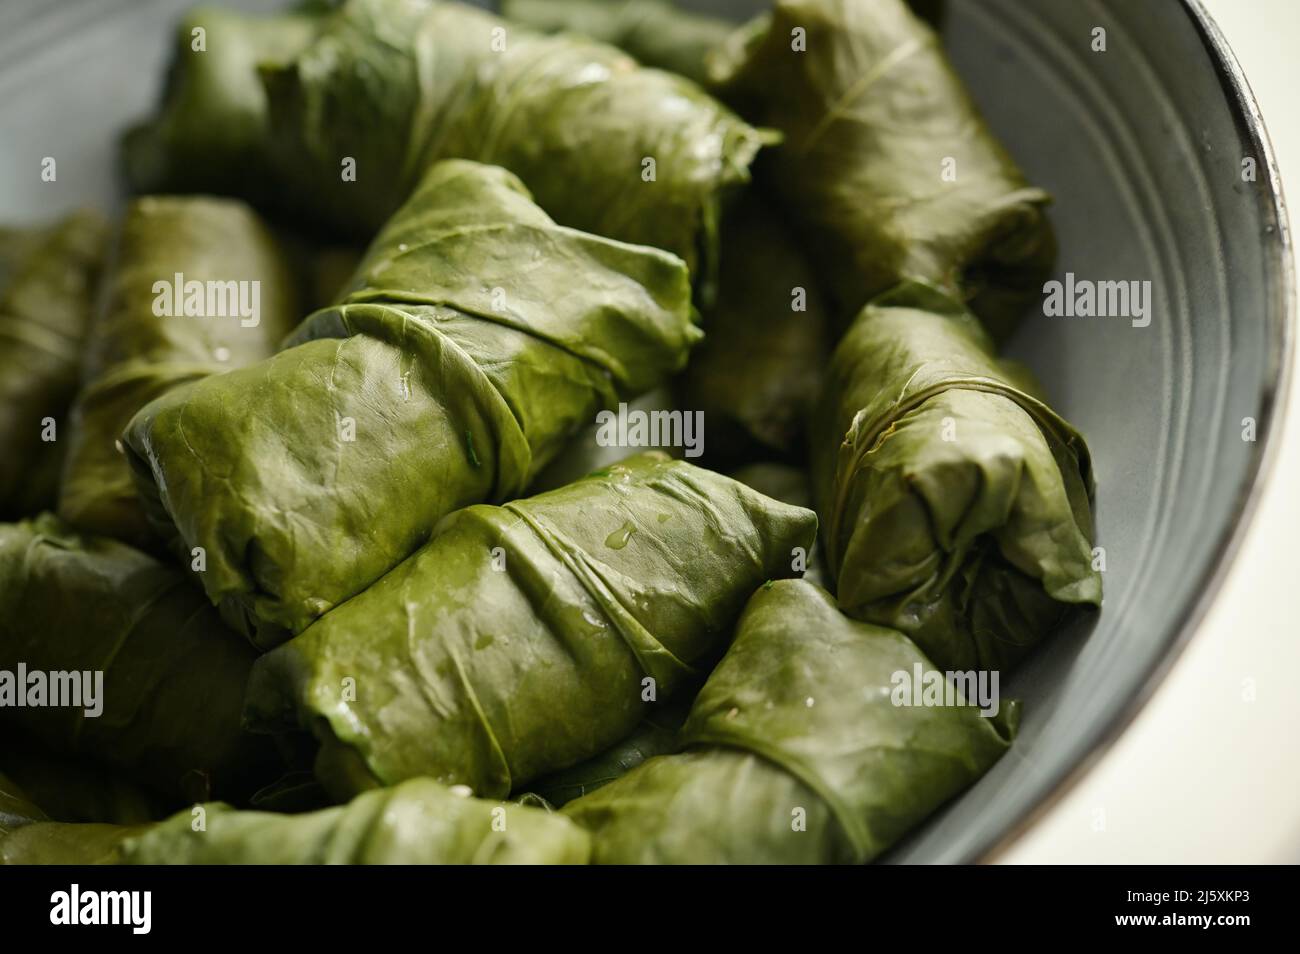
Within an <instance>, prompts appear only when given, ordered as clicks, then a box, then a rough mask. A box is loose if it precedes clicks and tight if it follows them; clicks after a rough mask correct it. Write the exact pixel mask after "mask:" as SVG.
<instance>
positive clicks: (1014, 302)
mask: <svg viewBox="0 0 1300 954" xmlns="http://www.w3.org/2000/svg"><path fill="white" fill-rule="evenodd" d="M795 31H802V32H801V33H798V34H797V35H796V34H795ZM711 70H712V76H713V78H714V80H715V81H716V82H717V83H718V84H719V87H720V90H721V95H723V96H724V98H726V99H727V100H728V101H729V102H734V103H736V105H737V106H738V108H739V109H740V110H741V112H742V114H744V115H745V116H747V117H748V118H749V119H751V121H754V122H758V123H761V124H763V125H765V126H772V127H775V128H776V129H777V130H779V131H780V132H781V133H782V134H783V136H784V140H783V142H782V144H781V146H780V147H779V148H778V149H775V150H773V151H772V153H771V154H770V157H769V159H770V167H769V168H768V169H767V175H766V176H765V177H764V179H765V181H766V182H768V183H769V184H770V186H771V187H772V188H773V189H774V190H775V191H776V192H777V194H778V195H780V196H781V198H782V199H783V201H784V204H785V207H786V210H787V211H788V212H789V214H790V215H791V217H792V218H793V219H794V220H795V221H796V222H797V223H799V224H801V225H802V227H803V231H804V234H805V236H806V238H807V240H808V243H809V246H810V247H811V249H812V251H813V254H814V261H816V262H818V263H820V265H821V267H822V268H823V269H824V272H823V277H824V279H825V281H826V283H827V288H828V290H829V291H830V292H831V293H832V294H833V295H834V296H835V298H836V301H837V303H838V306H839V308H840V310H841V312H842V314H843V315H844V316H845V317H847V316H851V315H853V314H855V313H856V312H857V310H858V309H859V308H861V307H862V306H863V305H864V304H866V302H867V301H869V300H870V299H871V298H873V297H875V296H876V295H878V294H880V293H882V292H884V291H886V290H888V289H889V288H892V287H893V286H894V285H896V284H897V283H899V282H900V281H903V280H904V279H919V280H923V281H927V282H930V283H932V284H935V285H938V286H940V287H942V288H945V289H946V290H948V291H949V292H950V293H952V294H954V295H956V296H958V297H961V298H963V299H964V300H968V301H969V302H970V306H971V308H972V310H973V311H974V312H975V313H976V314H977V315H979V317H980V318H981V319H982V320H983V321H984V322H985V323H986V324H987V326H988V328H989V330H990V331H991V332H992V333H993V334H994V336H995V337H997V338H999V339H1001V338H1003V337H1005V336H1006V335H1008V334H1009V333H1010V332H1011V331H1012V329H1013V328H1014V327H1015V325H1016V323H1017V321H1018V319H1019V317H1020V315H1021V313H1022V312H1023V311H1024V309H1025V307H1026V306H1027V305H1028V304H1029V303H1030V302H1032V301H1034V300H1035V299H1036V298H1037V297H1038V296H1039V295H1041V292H1042V285H1043V282H1044V281H1045V280H1046V278H1047V276H1048V273H1049V272H1050V270H1051V268H1052V264H1053V262H1054V260H1055V256H1056V243H1055V240H1054V238H1053V232H1052V228H1051V225H1050V223H1049V222H1048V220H1047V217H1046V213H1045V208H1046V206H1047V204H1048V201H1049V196H1048V195H1047V193H1045V192H1043V191H1042V190H1041V189H1037V188H1034V187H1032V186H1030V185H1029V183H1028V181H1027V180H1026V178H1025V175H1024V173H1023V172H1021V170H1020V169H1019V168H1018V167H1017V166H1016V164H1015V163H1014V162H1013V160H1012V159H1011V157H1010V156H1009V155H1008V154H1007V152H1006V150H1005V149H1004V148H1003V147H1002V145H1001V144H1000V143H999V142H998V140H997V139H996V138H995V137H994V135H993V133H992V132H991V130H990V129H989V127H988V125H987V124H986V123H985V121H984V119H983V118H982V117H981V116H980V113H979V111H978V109H977V108H976V106H975V104H974V103H973V102H972V100H971V97H970V95H969V93H967V91H966V89H965V87H964V86H963V85H962V82H961V80H960V79H959V78H958V76H957V74H956V73H955V72H954V71H953V69H952V66H951V65H950V64H949V62H948V60H947V58H946V56H945V55H944V53H943V50H942V49H941V47H940V43H939V39H938V37H937V36H936V35H935V33H934V31H933V30H932V29H931V28H930V27H929V26H927V25H926V24H925V23H924V22H922V21H921V20H920V19H918V18H917V16H916V15H914V14H913V13H912V12H911V11H910V10H909V9H908V6H907V4H906V3H905V2H904V0H777V3H776V5H775V8H774V10H773V11H772V13H771V14H770V16H767V17H764V18H762V19H760V20H758V21H755V22H754V23H751V24H750V25H749V26H748V27H746V28H742V30H741V31H739V32H738V33H737V34H736V36H734V37H733V38H732V40H731V41H729V42H728V44H727V46H726V47H725V48H724V49H723V50H720V51H718V53H717V54H716V55H715V56H714V57H713V58H712V59H711Z"/></svg>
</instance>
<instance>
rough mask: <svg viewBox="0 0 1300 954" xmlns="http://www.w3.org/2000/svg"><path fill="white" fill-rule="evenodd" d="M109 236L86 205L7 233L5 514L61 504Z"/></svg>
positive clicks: (2, 345)
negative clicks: (86, 340) (72, 417)
mask: <svg viewBox="0 0 1300 954" xmlns="http://www.w3.org/2000/svg"><path fill="white" fill-rule="evenodd" d="M106 238H107V226H106V225H105V223H104V221H103V220H102V219H101V218H100V217H99V215H98V214H96V213H93V212H78V213H75V214H73V215H71V216H69V217H67V218H66V219H63V220H62V221H61V222H59V223H57V224H55V225H52V226H49V227H47V228H39V229H31V230H21V231H12V230H11V231H8V232H7V233H6V234H5V237H4V239H3V241H0V394H3V398H4V399H3V400H2V401H0V447H3V448H4V453H3V454H0V519H11V518H14V517H21V516H28V515H30V514H32V513H35V512H37V511H40V510H41V509H43V508H45V507H50V506H53V504H54V499H55V496H56V494H57V492H58V482H59V470H60V468H61V467H62V466H63V450H64V448H65V447H66V446H67V445H66V442H65V441H64V440H63V439H62V438H63V436H64V431H63V428H64V427H65V426H66V422H65V421H64V420H63V418H64V415H65V414H66V413H67V410H68V407H69V405H70V404H71V403H72V400H73V398H74V396H75V395H76V393H77V377H78V372H79V363H80V355H81V351H80V349H81V341H82V337H83V336H84V334H85V330H86V324H87V322H88V321H89V320H90V313H91V308H92V302H93V298H94V289H95V282H96V281H97V279H98V276H99V268H100V264H101V260H102V257H103V254H104V246H105V240H106ZM47 419H48V420H50V421H53V422H54V430H53V432H52V433H51V432H49V431H48V430H47V428H46V423H45V422H46V421H47ZM46 435H50V436H53V437H54V438H55V439H54V440H50V441H47V440H43V437H44V436H46Z"/></svg>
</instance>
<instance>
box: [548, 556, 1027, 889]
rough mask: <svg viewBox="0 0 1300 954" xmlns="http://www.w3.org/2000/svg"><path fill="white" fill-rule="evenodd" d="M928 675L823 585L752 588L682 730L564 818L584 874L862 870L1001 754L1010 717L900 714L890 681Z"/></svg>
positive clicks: (909, 710) (1005, 713)
mask: <svg viewBox="0 0 1300 954" xmlns="http://www.w3.org/2000/svg"><path fill="white" fill-rule="evenodd" d="M917 673H920V674H922V678H923V679H924V678H926V677H927V676H928V677H929V678H931V679H935V678H941V674H939V673H937V672H936V671H935V669H934V666H933V665H932V664H931V663H930V661H929V660H927V659H926V658H925V656H924V655H923V654H922V653H921V652H920V651H919V650H918V649H917V648H916V646H915V645H913V643H912V642H911V641H910V640H909V639H907V638H906V637H905V636H903V635H901V634H900V633H897V632H893V631H891V630H887V629H883V628H880V627H877V626H872V625H870V624H867V623H859V622H855V621H853V620H850V619H848V618H847V617H845V616H844V615H842V614H841V613H840V612H839V610H837V609H836V608H835V602H834V600H833V599H832V598H831V596H830V594H828V593H826V592H825V591H824V590H821V589H819V588H818V587H815V586H813V585H812V584H810V583H806V582H803V581H793V580H787V581H781V582H777V583H773V584H771V585H770V586H765V587H762V588H761V589H759V590H758V592H756V593H755V594H754V596H753V598H752V599H751V600H750V601H749V605H748V606H746V608H745V611H744V615H743V616H742V617H741V619H740V623H739V625H738V626H737V630H736V638H735V641H734V642H733V643H732V645H731V648H730V649H729V650H728V651H727V654H726V656H724V657H723V659H722V662H721V663H719V664H718V667H717V668H716V669H715V670H714V671H713V674H712V675H711V676H709V679H708V682H706V683H705V684H704V688H703V689H702V690H701V692H700V695H699V697H698V698H697V699H696V700H695V704H694V706H692V708H691V713H690V716H689V717H688V718H687V720H686V725H685V726H684V727H683V729H682V742H683V744H684V745H685V746H686V751H684V752H683V753H681V754H680V755H667V756H661V757H658V758H652V759H650V760H649V761H647V762H645V763H644V764H642V765H641V766H639V767H638V768H635V769H633V770H632V771H631V772H629V773H628V774H627V775H624V776H623V777H622V778H620V779H618V780H617V781H615V782H612V783H611V784H609V785H606V786H604V787H603V788H601V789H599V790H598V791H596V792H594V793H592V794H589V795H586V796H584V797H582V798H579V799H577V800H576V801H573V802H570V803H569V804H568V805H567V806H566V807H565V808H564V814H566V815H568V816H569V817H571V818H573V819H574V820H575V821H577V822H578V823H579V824H580V825H582V826H583V827H585V828H587V829H589V830H590V831H591V833H592V838H593V855H592V860H593V861H594V862H596V863H598V864H634V863H670V864H769V863H775V864H827V863H861V862H864V861H868V860H870V859H872V858H874V857H876V856H877V855H879V854H880V853H881V852H882V851H884V850H885V849H887V848H888V847H889V846H890V845H892V844H893V843H894V842H895V841H897V840H898V839H899V838H900V837H902V835H903V834H905V833H906V832H907V831H908V830H909V829H910V828H911V827H912V826H914V825H916V824H917V823H918V822H920V821H921V820H923V819H924V818H925V817H926V816H927V815H929V814H930V813H931V812H932V811H934V810H935V809H936V808H938V807H939V806H940V805H942V804H943V803H944V802H946V801H947V800H948V799H950V798H951V797H952V796H954V795H955V794H957V793H958V792H960V791H961V790H962V789H964V788H966V787H967V786H968V785H970V784H971V783H972V782H974V781H975V780H976V779H978V778H979V777H980V776H981V775H983V774H984V772H986V771H987V770H988V768H989V767H990V766H991V765H992V764H993V763H994V762H996V761H997V760H998V759H999V758H1000V757H1001V756H1002V754H1003V752H1005V751H1006V749H1007V747H1008V746H1009V745H1010V742H1011V738H1012V735H1013V734H1014V729H1015V725H1016V721H1017V716H1018V706H1015V705H1006V704H1002V705H1001V706H1000V707H999V711H998V712H997V713H996V714H992V713H991V709H992V707H991V706H989V707H988V709H989V711H990V713H991V714H990V716H988V717H986V716H985V715H982V714H981V709H980V708H977V707H975V706H974V705H972V704H969V703H968V702H967V700H966V699H965V698H964V697H963V696H962V695H961V694H960V692H956V693H955V694H954V700H953V701H955V703H956V704H955V705H902V704H896V700H898V701H902V697H901V695H899V694H898V692H897V691H896V690H897V686H898V685H899V684H900V682H899V674H902V675H903V676H904V677H905V678H907V679H912V678H914V676H915V675H916V674H917Z"/></svg>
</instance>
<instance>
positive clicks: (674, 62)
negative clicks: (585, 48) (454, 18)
mask: <svg viewBox="0 0 1300 954" xmlns="http://www.w3.org/2000/svg"><path fill="white" fill-rule="evenodd" d="M501 13H502V15H503V16H505V17H507V18H509V19H511V20H514V21H517V22H519V23H522V24H524V25H525V26H529V27H532V28H533V29H535V30H540V31H541V32H543V33H581V34H583V35H584V36H589V37H591V38H592V39H593V40H600V41H601V42H602V43H608V44H610V45H611V46H617V47H618V48H619V49H621V50H625V51H627V53H628V54H630V55H631V56H632V58H633V59H635V60H636V61H637V62H638V63H642V64H644V65H645V66H653V67H655V68H657V69H661V70H667V71H668V72H670V73H677V74H679V75H681V76H685V77H686V78H688V79H691V80H694V81H695V82H696V83H699V84H700V85H704V84H705V83H706V82H707V80H708V70H707V69H706V67H705V55H706V54H707V53H708V52H709V50H711V49H713V48H714V47H715V46H718V45H720V44H721V43H723V41H725V40H726V39H727V38H728V37H729V36H731V32H732V30H734V29H735V26H736V25H735V24H734V23H732V22H731V21H730V20H723V19H721V18H719V17H710V16H705V15H703V14H699V13H695V12H693V11H690V10H683V9H681V8H679V7H678V5H677V4H675V3H672V2H669V0H505V2H504V3H502V4H501Z"/></svg>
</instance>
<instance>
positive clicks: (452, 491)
mask: <svg viewBox="0 0 1300 954" xmlns="http://www.w3.org/2000/svg"><path fill="white" fill-rule="evenodd" d="M692 315H693V311H692V308H691V305H690V288H689V282H688V280H687V274H686V268H685V266H684V265H683V263H682V262H681V260H680V259H677V258H675V257H674V256H672V255H670V254H668V253H666V252H662V251H659V250H657V249H650V248H643V247H636V246H630V245H625V244H622V243H620V242H614V241H611V240H609V239H603V238H598V237H596V236H591V235H586V234H584V233H581V232H576V231H574V230H572V229H567V228H562V227H560V226H557V225H555V223H554V222H552V221H551V220H550V218H548V217H547V216H546V214H545V213H544V212H542V211H541V210H540V209H539V208H537V206H535V205H534V204H533V203H532V202H531V201H530V199H529V197H528V193H527V191H526V190H525V189H524V187H523V186H522V185H521V184H520V182H519V180H518V179H517V178H516V177H515V176H513V175H511V174H510V173H508V172H506V171H505V170H503V169H500V168H497V167H493V166H483V165H479V164H477V163H472V162H465V161H459V160H451V161H447V162H444V163H439V164H437V165H436V166H434V167H433V168H431V169H430V170H429V174H428V175H427V176H426V177H425V180H424V183H423V185H422V186H421V188H420V190H419V191H418V192H417V193H416V194H415V195H414V196H413V197H412V198H411V201H410V202H409V203H407V205H406V206H405V207H403V209H402V211H401V212H399V213H398V215H396V216H395V217H394V218H393V220H392V221H391V222H390V223H389V224H388V226H387V227H386V228H385V229H384V231H383V232H382V233H381V234H380V236H379V237H378V238H377V239H376V240H375V242H374V244H373V245H372V246H371V248H370V250H369V252H368V253H367V255H366V258H365V259H364V260H363V262H362V264H361V266H360V268H359V270H358V272H357V279H356V281H355V283H354V285H353V287H352V289H351V291H350V292H349V293H348V294H347V295H346V296H345V297H344V298H343V299H342V303H341V304H339V305H337V306H335V307H332V308H328V309H325V310H323V311H320V312H317V313H316V314H314V315H312V316H310V317H309V318H308V319H307V320H306V321H305V322H304V323H303V324H302V325H301V326H300V327H299V329H298V330H297V331H296V332H295V333H294V335H293V337H292V338H291V339H290V341H289V342H288V343H289V344H290V345H292V346H291V347H289V348H287V350H285V351H283V352H281V353H280V354H278V355H276V356H275V357H274V358H271V359H270V360H268V361H264V362H260V363H258V364H255V365H252V366H250V367H247V368H243V369H239V370H235V371H231V372H228V373H226V374H224V375H220V376H217V377H211V378H207V379H204V380H201V381H198V382H196V383H194V384H191V385H187V386H185V387H183V388H177V389H174V390H172V391H170V392H168V393H167V394H166V395H164V396H163V397H161V398H159V399H158V400H156V401H154V402H153V403H152V404H150V405H148V406H147V407H146V408H144V409H143V410H142V411H141V412H140V413H139V414H138V415H137V416H136V417H135V419H134V420H133V421H132V422H131V424H130V426H129V427H128V429H127V433H126V438H125V443H126V446H127V450H128V457H129V458H130V459H131V461H132V464H133V466H134V467H135V469H136V474H137V479H138V481H139V485H140V490H141V493H142V495H143V496H144V497H145V498H146V499H147V506H148V508H149V510H150V513H151V515H152V516H153V517H154V519H155V520H156V521H157V522H158V523H159V525H160V526H161V527H162V528H163V532H164V533H165V534H167V535H168V537H169V539H172V540H173V542H174V543H177V541H183V542H180V543H177V545H178V546H179V547H180V548H181V549H183V550H184V551H185V552H186V553H187V554H189V553H192V552H193V551H194V549H195V548H199V549H201V550H202V551H203V559H204V560H205V561H206V565H205V567H204V568H203V569H202V572H201V573H200V577H201V579H202V582H203V585H204V587H205V588H206V590H207V592H208V595H209V596H210V597H211V599H212V600H213V602H221V603H223V604H224V608H225V614H224V615H225V616H226V618H227V619H228V620H230V621H232V622H233V623H235V624H236V625H237V626H238V628H240V629H242V630H243V631H245V632H246V633H247V634H249V635H251V636H253V637H254V639H255V640H256V642H257V643H258V645H260V646H262V647H264V648H265V647H269V646H271V645H275V644H276V643H278V642H281V641H283V639H284V638H285V637H286V636H287V635H288V634H291V633H298V632H301V631H302V630H303V629H305V628H306V627H307V625H308V624H310V623H311V621H312V620H313V619H315V618H316V617H318V616H320V615H321V614H323V613H325V612H326V611H328V610H329V609H330V608H331V607H333V606H336V605H338V604H339V603H341V602H343V601H344V600H346V599H348V598H349V597H351V596H354V595H355V594H357V593H359V592H361V591H362V590H364V589H365V588H366V587H367V586H368V585H370V584H371V583H373V582H374V581H375V580H376V579H378V578H379V577H380V576H382V575H383V574H384V573H385V572H387V571H388V570H390V569H391V568H392V567H394V566H396V565H397V564H398V563H399V562H401V560H403V559H404V558H405V557H407V556H409V555H410V554H411V553H412V552H414V551H415V550H416V549H417V548H418V547H419V546H420V545H421V544H423V543H424V542H425V541H426V540H427V539H428V537H429V533H430V531H431V530H432V529H433V527H434V525H435V524H436V523H437V522H438V520H439V519H440V518H442V517H443V516H445V515H446V514H448V513H450V512H452V511H453V510H456V509H459V508H460V507H464V506H466V505H468V504H472V503H477V502H479V501H485V500H494V501H497V500H509V499H511V498H512V497H515V496H518V495H519V493H520V492H521V491H522V490H523V489H524V488H525V487H526V486H527V485H528V483H529V482H530V481H531V480H532V478H533V476H534V475H535V474H536V473H537V471H538V470H539V469H540V468H541V467H542V466H543V465H544V464H545V463H546V462H547V461H548V460H549V459H550V458H551V457H552V456H554V454H555V453H556V452H557V451H558V450H559V449H560V448H561V447H562V446H563V445H564V443H565V441H566V440H567V439H568V437H569V436H570V435H571V434H573V433H574V432H576V431H577V429H578V428H579V426H580V425H581V424H583V423H584V422H586V421H589V420H591V419H592V418H594V416H595V414H596V412H597V411H598V410H600V409H601V408H604V407H610V406H612V405H614V404H615V403H617V402H618V400H619V399H620V397H626V396H630V395H633V394H637V393H639V392H641V391H644V390H647V389H649V388H650V387H652V386H653V385H655V384H656V383H657V382H659V381H662V380H664V379H665V378H666V377H667V376H668V375H669V374H671V373H672V372H674V371H676V370H678V369H680V368H681V366H682V365H683V364H684V363H685V360H686V355H687V352H688V351H689V349H690V346H691V345H692V344H693V343H694V341H695V340H696V339H697V338H698V337H699V334H700V333H699V331H698V330H697V329H696V328H695V326H694V324H693V323H692Z"/></svg>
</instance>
